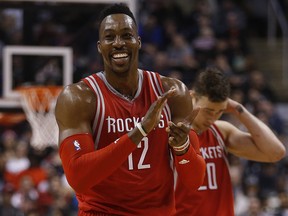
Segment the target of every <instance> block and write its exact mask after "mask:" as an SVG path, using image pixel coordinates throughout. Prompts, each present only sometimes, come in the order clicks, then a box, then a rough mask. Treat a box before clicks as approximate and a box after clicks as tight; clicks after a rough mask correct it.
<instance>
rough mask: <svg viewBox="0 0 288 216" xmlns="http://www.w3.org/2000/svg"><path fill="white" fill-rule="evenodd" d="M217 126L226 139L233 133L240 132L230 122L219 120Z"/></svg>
mask: <svg viewBox="0 0 288 216" xmlns="http://www.w3.org/2000/svg"><path fill="white" fill-rule="evenodd" d="M215 125H216V126H217V127H218V129H219V130H220V132H221V133H222V135H223V136H224V137H225V138H226V137H227V136H228V135H229V134H230V133H231V132H233V131H235V130H238V129H237V128H236V127H235V126H234V125H232V124H231V123H230V122H227V121H223V120H217V121H216V122H215Z"/></svg>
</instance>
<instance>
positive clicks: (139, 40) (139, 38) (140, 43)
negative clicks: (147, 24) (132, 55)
mask: <svg viewBox="0 0 288 216" xmlns="http://www.w3.org/2000/svg"><path fill="white" fill-rule="evenodd" d="M138 43H139V49H141V46H142V42H141V37H140V36H138Z"/></svg>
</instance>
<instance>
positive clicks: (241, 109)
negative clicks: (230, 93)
mask: <svg viewBox="0 0 288 216" xmlns="http://www.w3.org/2000/svg"><path fill="white" fill-rule="evenodd" d="M236 110H237V111H238V113H239V114H240V113H243V112H244V109H243V107H242V106H241V105H238V106H236Z"/></svg>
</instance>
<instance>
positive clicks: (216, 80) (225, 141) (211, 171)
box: [176, 68, 285, 216]
mask: <svg viewBox="0 0 288 216" xmlns="http://www.w3.org/2000/svg"><path fill="white" fill-rule="evenodd" d="M229 91H230V85H229V81H228V79H227V78H226V77H225V76H224V75H223V73H222V72H221V71H219V70H217V69H215V68H207V69H206V70H204V71H202V72H201V73H200V75H199V76H198V78H197V80H196V82H195V84H194V86H193V90H192V92H191V95H192V103H193V106H200V107H201V110H200V111H199V113H198V115H197V116H196V118H195V119H194V121H193V123H192V128H193V129H194V130H195V131H196V132H197V134H198V138H199V142H200V151H201V153H202V156H203V158H204V159H205V161H206V166H207V167H206V176H205V179H204V182H203V184H202V185H201V187H199V189H198V191H194V192H191V191H187V189H186V188H185V187H184V186H183V184H182V183H181V181H178V182H177V186H176V209H177V214H176V215H177V216H207V215H213V216H233V215H234V209H233V208H234V201H233V191H232V184H231V180H230V175H229V170H228V164H227V154H228V153H231V154H234V155H235V156H238V157H242V158H245V159H248V160H254V161H259V162H276V161H278V160H280V159H281V158H283V157H284V155H285V148H284V146H283V144H282V143H281V142H280V141H279V139H278V138H277V137H276V136H275V134H274V133H273V132H272V131H271V129H269V128H268V127H267V126H266V125H265V124H264V123H263V122H261V121H260V120H259V119H257V118H256V117H255V116H254V115H252V114H251V113H250V112H249V111H248V110H247V109H245V107H243V106H242V105H241V104H239V103H238V102H236V101H234V100H232V99H230V98H229ZM224 112H228V113H230V114H231V115H234V116H235V117H236V118H237V119H238V120H239V121H240V122H241V123H242V124H243V125H244V126H245V127H246V128H247V132H243V131H240V130H239V129H237V128H236V127H235V126H233V125H232V124H231V123H229V122H226V121H222V120H218V119H219V118H220V117H221V115H222V114H223V113H224Z"/></svg>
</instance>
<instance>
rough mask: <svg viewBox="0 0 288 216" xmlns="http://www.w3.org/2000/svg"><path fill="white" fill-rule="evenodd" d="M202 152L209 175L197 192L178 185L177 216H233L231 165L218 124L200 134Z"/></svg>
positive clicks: (176, 194)
mask: <svg viewBox="0 0 288 216" xmlns="http://www.w3.org/2000/svg"><path fill="white" fill-rule="evenodd" d="M198 137H199V142H200V151H201V153H202V156H203V158H204V159H205V162H206V175H205V179H204V182H203V184H202V186H201V187H199V189H198V191H195V192H192V193H188V192H187V190H186V189H185V187H184V186H183V185H181V184H180V181H178V182H177V186H176V192H175V196H176V210H177V213H176V215H177V216H212V215H213V216H233V215H234V201H233V191H232V183H231V179H230V174H229V169H228V167H229V164H228V160H227V153H226V151H225V143H224V141H223V137H222V134H221V133H220V131H219V130H218V128H217V127H216V126H215V125H212V126H211V127H210V128H209V129H208V130H206V131H205V132H203V133H202V134H200V135H199V136H198Z"/></svg>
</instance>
